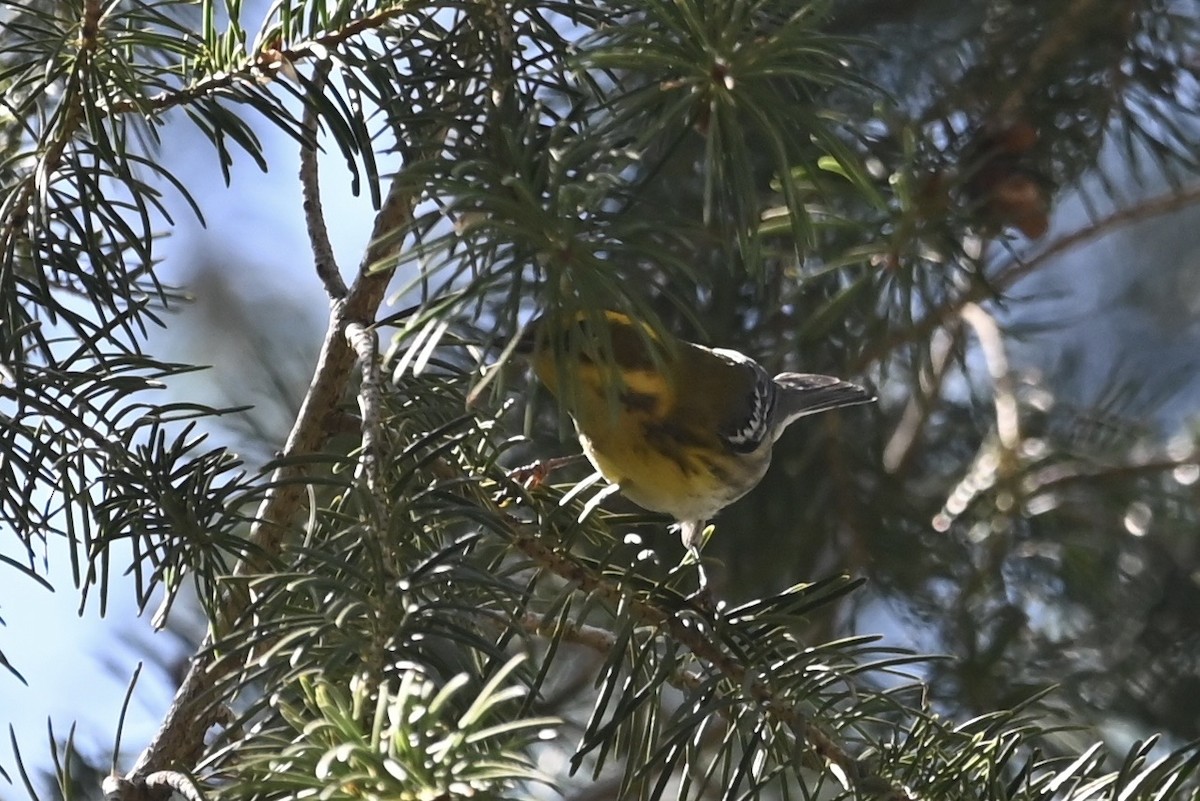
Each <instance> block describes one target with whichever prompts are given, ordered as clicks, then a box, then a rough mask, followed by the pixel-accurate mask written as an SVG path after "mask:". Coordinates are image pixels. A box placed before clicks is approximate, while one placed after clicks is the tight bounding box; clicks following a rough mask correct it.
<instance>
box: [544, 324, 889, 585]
mask: <svg viewBox="0 0 1200 801" xmlns="http://www.w3.org/2000/svg"><path fill="white" fill-rule="evenodd" d="M527 331H528V332H529V333H527V335H526V337H527V338H530V339H532V343H531V344H530V345H527V346H526V348H525V349H526V350H527V351H529V352H531V355H532V367H533V371H534V373H535V374H536V375H537V377H538V379H539V380H540V381H541V383H542V384H544V385H545V386H546V388H547V389H548V390H549V391H550V392H551V393H552V394H553V395H555V396H556V397H557V398H558V400H559V403H560V404H561V406H562V407H564V408H565V409H566V411H567V412H568V413H569V414H570V415H571V417H572V419H573V420H574V423H575V430H576V434H577V436H578V439H579V443H580V446H581V447H582V449H583V452H584V454H585V455H586V457H587V459H588V461H590V462H591V464H592V466H593V467H594V468H595V470H596V473H597V474H598V475H597V476H594V477H593V481H595V480H599V478H601V477H602V478H603V479H605V480H606V481H607V482H608V486H607V487H606V488H605V489H604V490H603V491H602V492H600V493H598V495H597V496H596V497H594V498H593V499H592V501H591V502H590V503H589V505H588V507H587V509H585V513H586V512H587V511H590V509H591V508H593V507H594V506H595V505H598V503H599V502H600V501H601V500H603V499H604V498H606V497H608V496H609V495H610V494H612V493H614V492H620V494H621V495H623V496H625V497H626V498H628V499H629V500H630V501H632V502H633V503H635V504H637V505H638V506H640V507H642V508H644V509H647V510H649V511H652V512H660V513H664V514H667V515H670V516H671V517H673V518H674V519H675V520H676V521H677V523H678V526H679V532H680V539H681V541H682V543H683V546H684V548H685V549H686V552H687V554H688V556H689V557H690V558H691V559H692V560H693V561H694V563H695V564H696V565H697V567H698V570H699V582H700V587H701V591H702V592H706V591H707V589H706V588H707V578H706V577H705V574H704V570H703V566H702V564H701V562H700V554H699V547H700V545H701V541H702V538H703V534H704V531H705V526H706V523H707V521H708V520H710V519H711V518H713V517H714V516H715V515H716V514H717V513H718V512H719V511H721V510H722V509H724V508H725V507H726V506H728V505H729V504H731V503H733V502H734V501H736V500H738V499H739V498H741V497H742V496H744V495H745V494H746V493H748V492H750V490H752V489H754V487H755V486H757V485H758V483H759V482H760V481H761V480H762V478H763V476H764V475H765V474H766V472H767V468H768V467H769V466H770V464H771V451H772V448H773V446H774V444H775V442H776V441H777V440H778V439H779V437H780V435H782V434H783V432H784V430H785V429H787V427H788V426H789V425H791V424H792V423H793V422H795V421H796V420H798V419H799V418H801V417H806V416H808V415H812V414H817V413H819V412H824V411H829V410H831V409H838V408H841V407H845V406H855V405H858V404H863V403H870V402H871V401H873V400H875V396H874V395H873V394H872V393H870V392H869V391H867V390H866V389H864V388H863V387H861V386H859V385H857V384H854V383H851V382H849V381H843V380H841V379H839V378H835V377H833V376H828V375H815V374H810V373H780V374H778V375H775V376H772V375H771V374H770V373H769V372H768V371H767V370H766V368H764V367H763V366H762V365H761V364H759V363H758V362H756V361H755V360H754V359H752V358H750V357H749V356H746V355H745V354H743V353H740V352H739V351H736V350H730V349H726V348H710V347H705V346H704V345H699V344H696V343H694V342H688V341H685V340H683V339H678V338H674V337H669V336H668V335H665V334H659V333H657V332H656V331H655V330H653V329H652V328H651V327H650V326H649V325H647V324H646V323H644V322H640V321H635V320H634V319H633V318H631V317H630V316H629V315H626V314H623V313H621V312H617V311H611V310H608V311H603V312H579V313H577V314H575V315H573V316H568V317H565V318H564V317H562V316H558V317H554V316H543V317H541V318H538V319H537V320H535V321H534V322H533V323H532V324H531V325H530V327H529V328H528V329H527Z"/></svg>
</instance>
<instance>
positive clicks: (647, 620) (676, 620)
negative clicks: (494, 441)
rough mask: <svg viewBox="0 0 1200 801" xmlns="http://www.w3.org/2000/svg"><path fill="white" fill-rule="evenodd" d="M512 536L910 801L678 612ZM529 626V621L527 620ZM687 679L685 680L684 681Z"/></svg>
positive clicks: (822, 748)
mask: <svg viewBox="0 0 1200 801" xmlns="http://www.w3.org/2000/svg"><path fill="white" fill-rule="evenodd" d="M509 536H510V537H511V540H512V542H513V544H514V545H515V546H516V548H517V549H518V550H520V551H521V552H522V553H524V554H525V555H526V556H528V557H529V558H530V559H532V560H533V561H534V562H535V563H537V564H538V565H540V566H541V567H543V568H545V569H547V570H549V571H551V572H553V573H555V574H556V575H558V576H560V577H561V578H564V579H566V580H567V581H568V582H570V583H571V584H572V585H574V586H575V587H576V588H577V589H578V591H580V592H582V593H585V594H588V595H595V596H596V597H598V598H601V599H603V600H604V601H605V602H607V603H609V604H611V605H612V606H613V607H614V608H616V607H618V606H620V607H621V608H623V609H625V610H627V611H628V613H629V614H630V615H631V616H632V617H634V618H635V619H637V620H638V621H639V622H641V623H642V624H643V625H646V626H651V627H654V628H657V629H660V630H663V631H665V632H666V633H667V635H668V636H670V637H671V638H672V639H673V640H675V641H676V642H678V643H679V644H681V645H683V646H684V647H685V648H687V649H688V650H689V651H691V652H692V653H693V654H694V655H695V656H696V657H697V658H699V659H701V660H703V661H705V662H707V663H708V664H710V665H711V666H712V667H713V668H714V669H715V670H717V672H719V673H721V674H722V675H724V676H725V678H726V679H728V680H729V681H730V683H731V684H733V685H734V686H736V687H740V688H742V690H743V691H744V692H746V693H747V694H748V695H749V696H750V697H751V698H753V699H754V700H755V701H756V702H757V703H758V704H759V706H760V708H761V709H762V710H763V711H764V713H765V714H766V715H768V716H769V717H772V718H774V719H776V720H777V721H779V722H780V723H782V724H784V725H786V726H787V727H788V728H790V729H791V730H792V731H793V732H795V733H796V736H797V737H798V738H800V739H802V740H803V741H804V742H806V743H808V745H809V746H810V747H811V748H812V749H813V751H814V752H816V754H817V755H818V756H820V757H821V758H822V759H824V760H825V761H826V762H827V763H829V764H830V765H832V766H833V769H834V770H835V772H836V773H838V774H839V775H840V776H841V777H842V778H843V779H844V780H845V781H847V782H849V783H850V784H852V785H853V786H855V787H857V788H859V789H860V790H862V791H864V792H865V791H868V790H869V791H871V792H872V793H873V794H875V795H876V796H877V797H879V798H881V799H883V800H884V801H907V799H909V798H911V795H910V794H909V792H908V791H907V790H906V789H904V788H902V787H900V786H898V785H895V784H893V783H892V782H890V781H889V780H887V779H885V778H883V777H881V776H878V775H876V774H875V773H873V772H872V771H871V770H870V768H869V767H868V766H867V765H865V764H864V763H863V762H861V761H860V760H858V759H857V758H856V757H854V756H853V755H851V754H850V753H849V752H848V751H847V750H846V749H845V747H843V746H842V744H841V743H839V742H838V741H837V739H836V738H834V737H833V736H832V735H830V734H828V733H826V732H825V731H823V730H822V729H821V728H819V727H817V726H815V725H813V724H812V723H811V722H810V721H809V719H808V717H807V716H806V715H805V714H804V713H803V712H801V711H800V710H799V709H797V708H796V706H795V705H794V704H792V703H790V702H788V701H786V700H785V699H781V698H779V697H777V695H776V693H775V691H774V690H773V689H772V688H771V687H770V686H769V684H767V683H766V682H764V681H763V680H762V679H760V678H758V677H756V676H754V675H752V674H751V672H750V671H749V670H748V669H747V667H746V665H744V664H743V663H742V662H740V661H739V660H738V659H736V658H735V657H733V656H731V655H730V654H728V653H727V652H726V651H725V649H724V648H722V647H721V646H720V644H718V643H716V642H714V641H713V640H711V639H710V638H708V637H707V636H705V635H704V634H703V633H702V632H701V630H700V629H699V628H698V627H696V626H694V625H690V624H689V623H688V622H687V621H686V620H685V619H683V618H682V617H680V616H679V615H676V614H673V613H671V612H669V611H667V610H666V609H664V608H662V607H660V606H657V605H655V604H653V603H651V602H649V601H647V600H644V599H641V598H629V597H627V596H626V595H625V594H624V593H623V592H622V591H621V589H620V588H619V587H617V586H615V585H613V584H611V583H609V582H607V581H605V580H604V579H603V578H601V577H600V576H598V575H596V574H595V573H593V572H592V571H591V570H589V569H588V568H587V567H585V566H584V565H581V564H579V563H578V562H576V561H574V560H573V559H571V558H570V557H569V556H567V555H566V554H564V553H562V552H560V551H558V550H555V549H554V548H552V547H550V546H548V545H547V544H546V543H545V541H544V539H543V538H542V537H541V536H540V532H539V531H538V530H537V529H536V528H534V529H530V530H527V529H526V528H524V527H522V526H521V525H520V524H517V523H515V522H513V523H512V524H511V526H510V530H509ZM525 625H526V626H527V625H528V623H526V624H525ZM577 634H578V637H577V641H581V640H582V637H583V636H584V635H585V634H586V638H587V639H588V640H589V641H590V642H589V643H588V644H589V645H591V646H592V647H597V646H602V643H603V641H602V640H600V639H599V637H598V635H597V634H596V633H595V632H592V631H586V630H580V631H579V632H577ZM685 681H686V679H685Z"/></svg>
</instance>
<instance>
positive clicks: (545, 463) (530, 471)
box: [508, 453, 584, 489]
mask: <svg viewBox="0 0 1200 801" xmlns="http://www.w3.org/2000/svg"><path fill="white" fill-rule="evenodd" d="M582 458H584V457H583V454H582V453H577V454H574V455H573V456H559V457H557V458H554V459H539V460H537V461H536V462H530V463H529V464H526V465H521V466H520V467H514V468H513V469H512V470H509V471H508V477H509V478H511V479H512V480H513V481H515V482H517V483H518V484H520V485H521V486H522V487H524V488H525V489H534V488H536V487H540V486H541V485H542V484H544V483H545V481H546V479H547V478H549V476H550V474H551V473H553V472H554V471H555V470H558V469H559V468H562V467H566V466H567V465H569V464H574V463H575V462H577V461H579V460H580V459H582Z"/></svg>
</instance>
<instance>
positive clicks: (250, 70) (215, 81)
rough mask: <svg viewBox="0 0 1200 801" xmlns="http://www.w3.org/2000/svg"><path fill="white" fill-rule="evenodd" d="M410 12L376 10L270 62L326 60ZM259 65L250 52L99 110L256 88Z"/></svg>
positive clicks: (139, 108) (141, 109)
mask: <svg viewBox="0 0 1200 801" xmlns="http://www.w3.org/2000/svg"><path fill="white" fill-rule="evenodd" d="M411 13H412V6H411V5H409V4H406V3H400V4H398V5H396V6H393V7H391V8H386V9H383V10H380V11H376V12H375V13H374V14H368V15H367V16H365V17H360V18H358V19H356V20H353V21H351V22H347V23H346V24H345V25H343V26H341V27H339V28H338V29H337V30H336V31H331V32H329V33H326V34H322V35H320V36H315V37H313V38H312V39H309V40H306V41H303V42H300V43H298V44H296V45H295V46H294V47H291V48H289V49H286V50H279V51H278V52H277V53H272V58H271V61H272V63H274V64H285V63H286V64H291V65H293V66H294V65H295V64H296V63H298V62H300V61H305V60H308V59H310V58H317V59H325V58H327V57H328V55H329V51H331V50H334V49H335V48H337V47H339V46H340V45H341V44H343V43H344V42H346V41H348V40H350V39H353V38H354V37H355V36H357V35H359V34H360V33H365V32H366V31H369V30H374V29H376V28H382V27H383V26H384V25H386V24H387V23H388V22H390V21H391V20H393V19H395V18H396V17H400V16H403V15H405V14H411ZM262 64H263V59H262V58H261V56H260V54H258V53H253V54H251V55H250V56H249V57H248V58H247V59H246V61H245V62H244V63H243V64H242V65H241V66H240V67H238V68H237V69H234V70H229V71H227V72H220V73H216V74H214V75H212V76H210V77H208V78H205V79H203V80H200V81H197V82H196V83H194V84H192V85H191V86H188V87H185V88H183V89H179V90H177V91H174V92H161V93H159V94H157V95H153V96H151V97H138V98H128V99H126V100H118V101H116V102H115V103H111V104H109V105H108V106H107V107H105V108H103V109H102V111H104V112H106V113H107V114H110V115H115V114H129V113H137V114H147V113H149V112H152V111H164V110H166V109H169V108H174V107H175V106H180V105H183V104H185V103H190V102H192V101H193V100H198V99H200V98H202V97H208V96H209V95H212V94H216V93H217V92H220V91H221V90H223V89H228V88H230V87H231V86H236V85H238V84H247V85H252V86H258V85H259V79H260V77H261V74H262Z"/></svg>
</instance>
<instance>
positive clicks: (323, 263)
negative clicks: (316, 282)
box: [300, 59, 346, 300]
mask: <svg viewBox="0 0 1200 801" xmlns="http://www.w3.org/2000/svg"><path fill="white" fill-rule="evenodd" d="M330 67H331V62H330V60H329V59H325V60H324V61H322V62H320V63H319V64H317V68H316V69H315V70H314V71H313V79H312V84H311V87H310V89H309V91H310V92H311V94H312V95H314V96H315V95H319V94H321V92H323V91H324V90H325V83H326V81H328V79H329V70H330ZM302 125H303V127H304V142H303V143H302V144H301V145H300V187H301V192H302V194H303V197H304V224H305V227H306V228H307V229H308V241H309V244H310V245H311V246H312V252H313V264H314V266H315V267H316V270H317V277H318V278H320V279H321V283H322V284H324V285H325V294H327V295H328V296H329V299H330V300H341V299H342V298H344V297H346V282H345V281H343V280H342V273H341V270H340V269H338V265H337V260H336V259H335V258H334V255H333V243H332V242H330V241H329V229H328V227H327V226H326V225H325V210H324V209H323V208H322V206H321V179H320V169H319V168H318V165H317V156H318V154H319V153H320V148H319V147H318V146H317V138H318V135H319V133H320V126H319V125H318V120H317V104H316V102H315V100H314V101H313V102H310V103H307V104H305V106H304V119H303V121H302Z"/></svg>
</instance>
